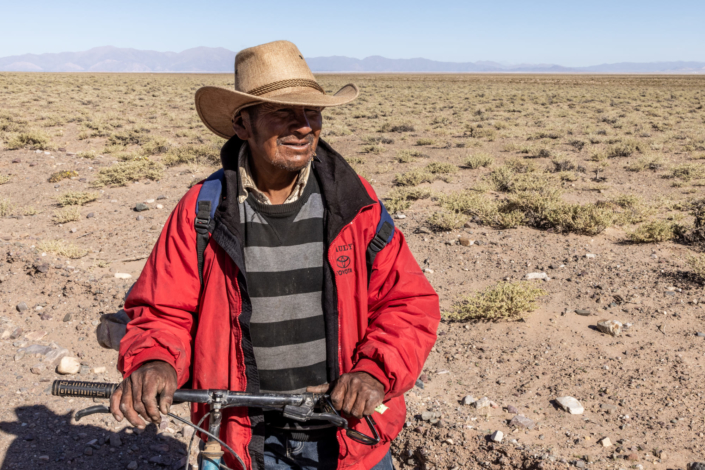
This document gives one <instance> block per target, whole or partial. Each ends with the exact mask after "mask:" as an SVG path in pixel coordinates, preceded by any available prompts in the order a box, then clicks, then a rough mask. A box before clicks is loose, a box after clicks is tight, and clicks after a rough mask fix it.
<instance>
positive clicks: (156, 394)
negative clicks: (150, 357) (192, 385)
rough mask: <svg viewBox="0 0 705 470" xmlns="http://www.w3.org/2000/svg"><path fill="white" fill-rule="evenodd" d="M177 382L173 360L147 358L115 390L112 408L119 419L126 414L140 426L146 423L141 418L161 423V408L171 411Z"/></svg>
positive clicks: (111, 403)
mask: <svg viewBox="0 0 705 470" xmlns="http://www.w3.org/2000/svg"><path fill="white" fill-rule="evenodd" d="M177 386H178V384H177V377H176V371H175V370H174V368H173V367H172V366H171V365H170V364H168V363H166V362H164V361H151V362H145V363H144V364H142V366H140V368H139V369H137V370H136V371H134V372H133V373H132V374H130V376H129V377H127V378H126V379H125V380H123V381H122V383H121V384H120V386H119V387H118V388H117V389H116V390H115V391H114V392H113V394H112V396H111V397H110V412H111V413H112V414H113V416H114V417H115V419H116V420H118V421H122V420H123V418H127V420H128V421H129V422H130V424H132V425H133V426H136V427H138V428H140V429H144V428H145V426H146V423H145V422H144V421H143V420H142V418H144V419H145V420H146V421H148V422H152V423H155V424H159V423H161V421H162V417H161V415H160V414H159V412H160V411H161V413H162V414H167V413H168V412H169V407H171V404H172V402H173V400H174V392H175V391H176V388H177ZM157 399H158V402H157ZM140 417H141V418H140Z"/></svg>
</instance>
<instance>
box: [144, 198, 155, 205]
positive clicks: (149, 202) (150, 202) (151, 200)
mask: <svg viewBox="0 0 705 470" xmlns="http://www.w3.org/2000/svg"><path fill="white" fill-rule="evenodd" d="M144 203H145V204H154V199H147V200H146V201H144Z"/></svg>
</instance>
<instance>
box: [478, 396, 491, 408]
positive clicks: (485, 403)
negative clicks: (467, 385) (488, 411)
mask: <svg viewBox="0 0 705 470" xmlns="http://www.w3.org/2000/svg"><path fill="white" fill-rule="evenodd" d="M490 404H491V402H490V399H489V398H487V397H483V398H480V399H479V400H477V401H476V402H475V408H477V409H478V410H479V409H482V408H489V407H490Z"/></svg>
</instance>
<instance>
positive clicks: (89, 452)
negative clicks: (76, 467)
mask: <svg viewBox="0 0 705 470" xmlns="http://www.w3.org/2000/svg"><path fill="white" fill-rule="evenodd" d="M83 455H88V456H91V455H93V447H90V446H88V447H86V448H85V449H83Z"/></svg>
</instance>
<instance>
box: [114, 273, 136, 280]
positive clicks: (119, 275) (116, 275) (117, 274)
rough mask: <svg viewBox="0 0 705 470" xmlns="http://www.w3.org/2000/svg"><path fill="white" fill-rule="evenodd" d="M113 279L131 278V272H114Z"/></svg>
mask: <svg viewBox="0 0 705 470" xmlns="http://www.w3.org/2000/svg"><path fill="white" fill-rule="evenodd" d="M115 279H132V274H128V273H115Z"/></svg>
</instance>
